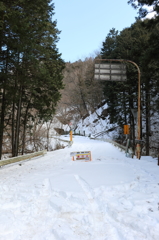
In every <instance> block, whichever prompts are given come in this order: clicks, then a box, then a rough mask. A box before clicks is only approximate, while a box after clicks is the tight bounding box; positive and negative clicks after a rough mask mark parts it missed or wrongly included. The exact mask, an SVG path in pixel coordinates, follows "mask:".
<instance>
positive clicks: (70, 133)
mask: <svg viewBox="0 0 159 240" xmlns="http://www.w3.org/2000/svg"><path fill="white" fill-rule="evenodd" d="M70 141H71V142H72V130H71V131H70Z"/></svg>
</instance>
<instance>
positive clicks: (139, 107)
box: [96, 59, 141, 159]
mask: <svg viewBox="0 0 159 240" xmlns="http://www.w3.org/2000/svg"><path fill="white" fill-rule="evenodd" d="M96 61H107V62H108V61H110V62H129V63H132V64H133V65H134V66H135V67H136V68H137V70H138V116H137V140H139V141H138V143H137V146H136V155H137V158H138V159H140V158H141V147H140V138H141V136H140V135H141V86H140V85H141V83H140V75H141V74H140V68H139V66H138V65H137V64H136V63H135V62H133V61H130V60H126V59H96Z"/></svg>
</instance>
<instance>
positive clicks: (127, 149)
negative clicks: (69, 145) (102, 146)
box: [92, 138, 134, 158]
mask: <svg viewBox="0 0 159 240" xmlns="http://www.w3.org/2000/svg"><path fill="white" fill-rule="evenodd" d="M92 139H95V140H100V141H104V142H109V143H111V144H113V145H114V146H116V147H119V148H120V149H121V150H123V151H124V152H125V153H126V157H131V158H133V156H134V153H133V150H132V148H130V147H129V141H127V144H126V146H123V145H121V144H119V143H117V142H114V141H112V140H110V139H104V138H92Z"/></svg>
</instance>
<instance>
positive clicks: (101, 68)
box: [94, 63, 127, 81]
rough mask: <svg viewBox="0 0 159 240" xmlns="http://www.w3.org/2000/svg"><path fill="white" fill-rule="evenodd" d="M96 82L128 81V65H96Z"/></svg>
mask: <svg viewBox="0 0 159 240" xmlns="http://www.w3.org/2000/svg"><path fill="white" fill-rule="evenodd" d="M94 78H95V80H106V81H126V80H127V78H126V65H125V64H124V63H96V64H95V75H94Z"/></svg>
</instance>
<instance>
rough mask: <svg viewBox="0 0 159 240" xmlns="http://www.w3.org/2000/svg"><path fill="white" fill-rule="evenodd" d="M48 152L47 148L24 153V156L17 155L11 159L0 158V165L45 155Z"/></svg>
mask: <svg viewBox="0 0 159 240" xmlns="http://www.w3.org/2000/svg"><path fill="white" fill-rule="evenodd" d="M46 153H47V150H43V151H39V152H35V153H30V154H26V155H22V156H17V157H13V158H9V159H4V160H0V167H2V166H4V165H7V164H11V163H16V162H20V161H23V160H26V159H31V158H34V157H38V156H41V155H44V154H46Z"/></svg>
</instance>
